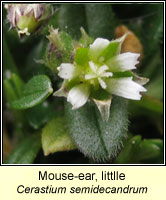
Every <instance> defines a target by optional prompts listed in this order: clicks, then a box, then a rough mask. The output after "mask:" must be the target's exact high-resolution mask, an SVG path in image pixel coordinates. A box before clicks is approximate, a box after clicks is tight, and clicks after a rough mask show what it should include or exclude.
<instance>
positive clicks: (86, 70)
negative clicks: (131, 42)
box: [54, 35, 148, 121]
mask: <svg viewBox="0 0 166 200" xmlns="http://www.w3.org/2000/svg"><path fill="white" fill-rule="evenodd" d="M125 37H126V35H124V36H122V37H121V38H119V39H116V40H113V41H111V42H110V41H109V40H107V39H102V38H97V39H96V40H95V41H94V42H93V44H91V45H90V46H89V50H88V51H89V52H88V54H87V55H88V56H87V58H85V59H86V62H85V61H84V62H83V64H82V65H83V66H81V64H80V63H81V62H80V60H81V59H82V57H81V56H80V58H79V59H80V60H79V63H77V60H75V61H74V63H73V64H70V63H62V64H61V65H60V66H59V67H58V70H59V73H58V75H59V76H60V77H61V78H63V79H64V80H65V82H64V83H63V85H62V88H60V89H59V90H58V91H57V92H55V93H54V95H55V96H66V97H67V101H68V102H70V103H71V104H72V106H73V107H72V108H73V109H77V108H80V107H82V106H83V105H84V104H85V103H86V102H87V101H88V99H89V98H91V99H92V100H93V101H94V102H95V104H96V105H97V107H98V109H99V111H100V112H101V115H102V118H103V119H104V120H106V121H107V120H108V118H109V111H110V105H111V100H112V95H117V96H121V97H124V98H127V99H133V100H140V99H141V92H146V89H145V88H144V87H143V86H142V85H143V84H145V83H146V82H147V81H148V79H145V78H141V77H138V76H137V75H134V74H133V73H132V72H131V71H130V70H133V69H136V64H138V57H139V54H137V53H131V52H127V53H122V54H120V50H121V45H122V42H123V41H124V39H125ZM84 50H85V49H84ZM80 51H81V50H80ZM76 53H77V52H76ZM79 53H80V52H79ZM77 59H78V57H77ZM102 92H103V93H104V95H105V97H103V98H104V99H102V98H101V97H99V96H97V95H100V94H99V93H102Z"/></svg>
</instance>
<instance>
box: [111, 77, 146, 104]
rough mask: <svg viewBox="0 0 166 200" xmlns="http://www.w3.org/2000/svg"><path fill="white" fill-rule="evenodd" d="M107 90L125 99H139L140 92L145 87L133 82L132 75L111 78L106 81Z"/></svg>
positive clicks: (143, 90) (144, 90)
mask: <svg viewBox="0 0 166 200" xmlns="http://www.w3.org/2000/svg"><path fill="white" fill-rule="evenodd" d="M107 91H108V92H110V93H111V94H114V95H117V96H121V97H124V98H127V99H133V100H140V99H141V94H140V92H146V89H145V88H144V87H143V86H141V85H140V84H138V83H136V82H134V81H133V80H132V77H128V78H111V79H110V80H108V81H107Z"/></svg>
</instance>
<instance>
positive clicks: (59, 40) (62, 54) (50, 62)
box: [44, 26, 74, 71]
mask: <svg viewBox="0 0 166 200" xmlns="http://www.w3.org/2000/svg"><path fill="white" fill-rule="evenodd" d="M49 33H50V34H49V35H48V36H47V38H48V40H49V43H48V46H47V48H46V52H45V57H44V63H45V64H46V65H47V66H48V67H49V68H51V70H53V71H57V67H58V66H59V65H60V64H61V63H62V62H71V63H72V60H73V49H74V47H73V45H74V44H73V40H72V38H71V37H70V36H69V35H68V34H67V33H65V32H61V31H59V30H58V29H54V28H53V27H52V26H51V27H49Z"/></svg>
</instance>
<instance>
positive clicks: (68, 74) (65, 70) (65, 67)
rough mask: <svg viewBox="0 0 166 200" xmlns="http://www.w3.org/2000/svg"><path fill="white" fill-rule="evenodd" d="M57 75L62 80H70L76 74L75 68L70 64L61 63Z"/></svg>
mask: <svg viewBox="0 0 166 200" xmlns="http://www.w3.org/2000/svg"><path fill="white" fill-rule="evenodd" d="M57 69H58V71H59V73H58V75H59V76H60V77H61V78H63V79H68V80H70V79H72V78H73V77H74V76H75V74H76V67H75V66H74V65H72V64H70V63H62V64H61V65H60V66H59V67H58V68H57Z"/></svg>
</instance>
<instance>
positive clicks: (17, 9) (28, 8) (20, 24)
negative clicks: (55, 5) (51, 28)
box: [5, 4, 51, 35]
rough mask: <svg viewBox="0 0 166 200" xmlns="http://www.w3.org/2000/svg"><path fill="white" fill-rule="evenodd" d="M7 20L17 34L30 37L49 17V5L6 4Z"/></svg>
mask: <svg viewBox="0 0 166 200" xmlns="http://www.w3.org/2000/svg"><path fill="white" fill-rule="evenodd" d="M5 8H6V9H7V19H8V20H9V22H10V23H11V27H14V28H16V29H17V30H18V34H19V35H22V34H25V35H30V33H32V32H34V31H35V30H36V29H37V28H38V27H39V26H40V25H41V24H42V22H43V21H44V20H46V19H47V18H48V17H49V15H50V10H51V6H50V5H49V4H6V5H5Z"/></svg>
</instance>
